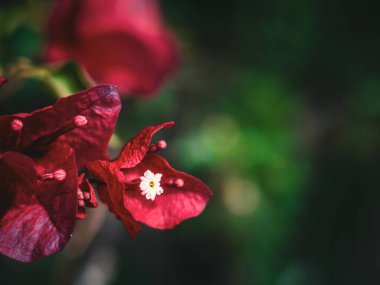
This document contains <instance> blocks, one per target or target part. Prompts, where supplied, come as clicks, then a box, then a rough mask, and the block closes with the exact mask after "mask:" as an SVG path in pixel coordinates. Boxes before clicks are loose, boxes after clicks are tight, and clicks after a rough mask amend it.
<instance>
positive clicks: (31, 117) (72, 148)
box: [0, 85, 120, 262]
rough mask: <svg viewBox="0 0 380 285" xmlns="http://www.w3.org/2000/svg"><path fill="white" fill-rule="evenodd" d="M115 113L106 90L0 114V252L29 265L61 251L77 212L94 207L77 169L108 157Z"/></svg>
mask: <svg viewBox="0 0 380 285" xmlns="http://www.w3.org/2000/svg"><path fill="white" fill-rule="evenodd" d="M119 111H120V98H119V96H118V93H117V91H116V89H115V88H114V87H113V86H110V85H103V86H97V87H93V88H90V89H87V90H85V91H82V92H79V93H76V94H74V95H71V96H69V97H67V98H63V99H60V100H58V101H57V103H56V104H54V105H52V106H48V107H46V108H43V109H41V110H37V111H34V112H32V113H30V114H15V115H5V116H0V171H1V173H2V175H1V176H0V185H1V186H0V195H1V202H0V252H1V253H3V254H5V255H7V256H9V257H11V258H14V259H16V260H19V261H23V262H30V261H33V260H36V259H39V258H41V257H43V256H46V255H50V254H53V253H55V252H57V251H59V250H61V249H62V248H63V247H64V246H65V245H66V243H67V242H68V241H69V239H70V236H71V234H72V232H73V228H74V225H75V220H76V216H77V209H78V206H80V205H79V202H78V195H77V194H78V193H77V190H78V187H79V188H81V189H83V191H84V192H86V195H85V196H86V199H83V200H86V203H85V204H84V206H96V205H97V203H96V200H95V195H94V192H93V191H91V190H93V189H90V188H88V185H87V187H86V186H85V185H86V183H88V182H87V180H83V177H81V180H80V181H79V185H78V171H77V169H78V168H80V167H82V166H83V165H84V164H85V163H88V162H89V161H92V160H94V159H97V158H98V159H107V158H108V155H107V153H106V147H107V144H108V141H109V139H110V137H111V135H112V132H113V129H114V126H115V124H116V120H117V116H118V114H119Z"/></svg>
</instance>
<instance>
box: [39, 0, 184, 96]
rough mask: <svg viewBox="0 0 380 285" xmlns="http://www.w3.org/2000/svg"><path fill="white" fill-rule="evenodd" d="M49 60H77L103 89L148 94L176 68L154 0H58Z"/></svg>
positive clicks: (50, 33) (51, 25)
mask: <svg viewBox="0 0 380 285" xmlns="http://www.w3.org/2000/svg"><path fill="white" fill-rule="evenodd" d="M48 38H49V43H48V46H47V49H46V58H47V60H49V61H52V62H57V61H63V60H67V59H75V60H77V61H78V62H79V63H80V64H81V65H82V66H83V67H84V69H85V70H86V71H87V72H88V74H89V75H90V76H91V77H92V78H93V79H94V80H95V81H97V82H99V83H104V82H107V83H112V84H115V85H117V86H118V88H119V90H121V91H123V92H127V93H130V92H132V93H141V94H149V93H152V92H154V91H155V90H156V89H157V88H158V87H159V85H160V83H161V82H162V80H163V79H164V78H165V77H166V76H167V75H168V74H169V73H170V72H172V71H173V70H174V69H175V67H176V66H177V62H178V56H177V51H176V48H175V46H174V41H173V39H172V37H171V35H170V33H169V32H168V30H167V29H166V28H165V26H164V23H163V21H162V18H161V13H160V10H159V7H158V3H157V1H156V0H81V1H77V0H57V1H56V5H55V6H54V9H53V11H52V15H51V18H50V22H49V24H48Z"/></svg>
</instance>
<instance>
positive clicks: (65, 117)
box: [0, 85, 121, 168]
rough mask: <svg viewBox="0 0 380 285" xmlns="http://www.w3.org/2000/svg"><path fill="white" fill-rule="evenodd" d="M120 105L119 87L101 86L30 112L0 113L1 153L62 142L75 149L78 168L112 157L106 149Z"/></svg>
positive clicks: (29, 149)
mask: <svg viewBox="0 0 380 285" xmlns="http://www.w3.org/2000/svg"><path fill="white" fill-rule="evenodd" d="M120 108H121V103H120V97H119V95H118V93H117V91H116V88H115V87H113V86H111V85H101V86H96V87H93V88H90V89H87V90H84V91H82V92H79V93H76V94H74V95H71V96H69V97H66V98H62V99H59V100H58V101H57V102H56V103H55V104H54V105H52V106H48V107H45V108H43V109H40V110H37V111H34V112H32V113H30V114H25V113H24V114H15V115H6V116H0V153H1V152H4V151H7V150H16V151H19V152H26V153H28V152H31V151H32V152H37V151H43V150H44V148H46V147H47V146H49V145H50V144H51V143H52V142H54V141H58V142H62V143H65V144H69V145H70V146H71V147H72V148H73V149H74V150H75V152H76V161H77V165H78V168H81V167H83V166H84V165H85V164H86V163H87V162H89V161H91V160H96V159H105V158H108V155H107V150H106V149H107V145H108V141H109V140H110V138H111V135H112V133H113V130H114V127H115V124H116V120H117V117H118V115H119V112H120Z"/></svg>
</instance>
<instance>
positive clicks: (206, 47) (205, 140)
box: [0, 0, 380, 285]
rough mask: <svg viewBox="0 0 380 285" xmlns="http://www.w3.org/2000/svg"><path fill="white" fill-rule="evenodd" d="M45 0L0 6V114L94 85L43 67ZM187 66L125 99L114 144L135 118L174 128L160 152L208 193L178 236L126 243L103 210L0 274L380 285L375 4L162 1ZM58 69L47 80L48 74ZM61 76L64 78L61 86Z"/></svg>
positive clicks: (379, 42)
mask: <svg viewBox="0 0 380 285" xmlns="http://www.w3.org/2000/svg"><path fill="white" fill-rule="evenodd" d="M52 2H53V1H47V0H35V1H27V0H25V1H22V0H18V1H15V0H12V1H11V0H2V1H1V4H0V65H1V71H2V72H3V74H5V75H7V77H8V78H9V79H10V82H9V83H8V84H7V85H5V86H4V87H3V88H2V90H1V91H0V113H1V115H2V114H11V113H15V112H26V111H32V110H34V109H36V108H40V107H43V106H46V105H47V104H51V103H53V102H54V101H55V100H56V99H57V94H56V93H54V92H52V90H56V89H54V88H56V87H57V86H59V88H61V89H62V88H63V89H64V91H70V92H74V91H78V90H81V89H84V88H86V87H88V86H86V85H85V83H83V82H84V81H83V80H82V79H81V75H80V69H79V68H78V65H77V63H75V62H68V63H67V64H65V65H63V66H60V67H59V68H55V69H51V70H49V69H46V63H45V62H44V61H43V58H42V56H41V53H42V50H43V48H44V45H45V44H46V36H45V34H44V31H45V28H44V26H45V25H46V21H47V17H48V15H49V9H50V7H51V5H52ZM161 8H162V12H163V15H164V18H165V22H166V24H167V26H168V27H170V29H171V30H172V31H173V33H174V34H175V36H176V38H177V42H178V46H179V51H180V58H181V63H180V66H179V69H178V70H177V72H176V73H175V74H174V76H172V77H170V79H169V80H167V81H165V82H164V84H163V86H162V88H161V89H160V90H159V91H158V92H157V94H155V95H154V96H150V97H148V98H142V97H139V96H129V97H127V98H125V99H124V100H123V109H122V111H121V113H120V118H119V121H118V124H117V128H116V135H117V136H116V137H115V138H114V139H113V141H112V143H111V148H110V153H111V154H112V155H116V154H117V153H118V151H119V150H120V148H121V146H122V144H124V142H126V141H127V140H128V139H129V138H131V137H132V136H134V134H135V133H137V131H138V130H140V129H141V128H143V127H145V126H147V125H152V124H157V123H161V122H164V121H167V120H174V121H176V127H175V128H174V129H172V130H166V131H163V132H162V133H161V134H160V135H158V136H156V137H155V138H154V140H158V139H160V138H165V139H166V140H167V142H168V145H169V146H168V148H167V149H166V150H164V151H163V152H162V155H163V156H164V157H165V158H167V159H168V161H169V162H170V163H171V164H172V165H173V166H174V167H175V168H177V169H180V170H182V171H185V172H187V173H191V174H192V175H194V176H197V177H199V178H200V179H202V180H203V181H204V182H205V183H206V184H207V185H208V186H209V187H210V188H211V189H212V190H213V192H214V196H213V198H212V199H211V200H210V203H209V204H208V206H207V208H206V210H205V211H204V212H203V213H202V214H201V215H200V216H199V217H197V218H195V219H190V220H188V221H185V222H183V223H182V224H181V225H179V226H178V227H176V228H175V229H174V230H171V231H159V230H154V229H150V228H147V227H145V226H143V230H142V232H141V233H140V234H139V235H138V236H137V238H135V239H131V238H129V237H128V235H127V233H126V231H125V230H124V228H123V226H122V224H121V223H120V222H119V221H118V220H117V219H116V218H115V217H114V216H113V215H112V214H110V213H108V210H107V209H106V208H105V207H104V206H103V207H100V208H98V209H95V210H92V211H90V215H89V217H88V218H87V220H86V221H80V222H78V225H77V228H76V232H75V233H74V238H73V240H72V241H71V242H70V243H69V245H68V246H67V248H66V249H65V250H64V251H62V252H61V253H58V254H56V255H53V256H50V257H46V258H43V259H42V260H40V261H37V262H34V263H32V264H22V263H19V262H16V261H13V260H11V259H9V258H7V257H4V256H1V257H0V284H28V285H34V284H36V285H37V284H38V285H41V284H53V285H56V284H60V285H61V284H62V285H63V284H65V285H70V284H75V285H87V284H91V285H101V284H112V285H118V284H237V285H239V284H254V285H303V284H308V285H309V284H311V285H320V284H326V285H328V284H331V285H333V284H334V285H337V284H344V285H350V284H380V188H379V186H380V185H379V184H380V183H379V181H380V180H379V173H380V132H379V126H380V125H379V123H380V69H379V62H380V56H379V50H380V32H379V26H380V20H379V17H378V7H377V5H376V4H374V3H371V2H370V1H368V2H367V3H362V4H360V5H358V3H357V2H355V1H340V0H330V1H326V0H322V1H299V0H290V1H271V2H270V3H269V2H268V3H265V1H243V0H241V1H227V0H219V1H201V0H193V1H175V0H163V1H161ZM52 78H53V79H54V82H55V83H54V84H55V85H54V86H55V87H54V86H53V87H52V83H51V79H52ZM57 84H58V85H57Z"/></svg>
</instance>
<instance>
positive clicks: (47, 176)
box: [38, 169, 66, 182]
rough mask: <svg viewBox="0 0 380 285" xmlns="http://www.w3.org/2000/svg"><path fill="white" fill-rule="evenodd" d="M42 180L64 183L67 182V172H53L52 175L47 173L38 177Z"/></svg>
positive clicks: (61, 170) (59, 170) (60, 170)
mask: <svg viewBox="0 0 380 285" xmlns="http://www.w3.org/2000/svg"><path fill="white" fill-rule="evenodd" d="M38 178H39V179H40V180H43V181H45V180H56V181H59V182H61V181H63V180H65V178H66V171H64V170H63V169H58V170H55V171H54V172H51V173H45V174H43V175H41V176H39V177H38Z"/></svg>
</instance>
